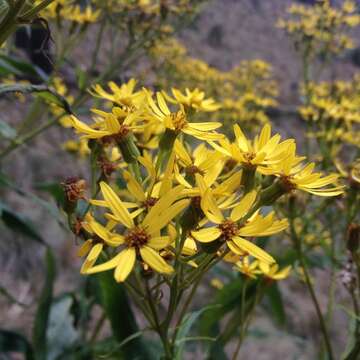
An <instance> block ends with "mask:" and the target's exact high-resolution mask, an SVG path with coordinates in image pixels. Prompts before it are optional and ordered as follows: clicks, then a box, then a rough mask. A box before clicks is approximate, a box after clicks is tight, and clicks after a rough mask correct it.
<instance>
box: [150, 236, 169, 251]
mask: <svg viewBox="0 0 360 360" xmlns="http://www.w3.org/2000/svg"><path fill="white" fill-rule="evenodd" d="M169 244H170V236H156V237H151V238H150V240H149V241H148V245H149V246H150V247H151V248H153V249H155V250H160V249H164V248H166V247H167V246H168V245H169Z"/></svg>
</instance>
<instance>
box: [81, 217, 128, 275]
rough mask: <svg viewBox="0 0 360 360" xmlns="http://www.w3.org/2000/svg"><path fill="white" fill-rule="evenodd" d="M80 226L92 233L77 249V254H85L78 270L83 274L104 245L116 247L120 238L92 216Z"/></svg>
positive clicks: (94, 260)
mask: <svg viewBox="0 0 360 360" xmlns="http://www.w3.org/2000/svg"><path fill="white" fill-rule="evenodd" d="M82 227H83V228H84V229H85V230H86V231H87V232H88V233H89V234H92V235H91V238H90V239H88V240H86V241H85V242H84V243H83V244H82V245H81V247H80V249H79V250H78V256H80V257H83V256H85V255H87V257H86V259H85V261H84V263H83V265H82V267H81V270H80V272H81V273H82V274H85V273H86V272H87V271H88V270H89V269H90V268H91V267H92V266H93V265H94V264H95V262H96V260H97V259H98V257H99V256H100V254H101V252H102V250H103V249H104V246H111V247H117V246H119V245H120V244H121V241H122V239H121V238H120V237H119V236H118V235H116V234H113V233H111V232H110V231H109V229H108V228H106V227H104V226H102V225H101V224H99V223H98V222H96V221H95V220H94V219H93V218H92V217H90V218H89V217H88V221H86V222H84V223H83V224H82Z"/></svg>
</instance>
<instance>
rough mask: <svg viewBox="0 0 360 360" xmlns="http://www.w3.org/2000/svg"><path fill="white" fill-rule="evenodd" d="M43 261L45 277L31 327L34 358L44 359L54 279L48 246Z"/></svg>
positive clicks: (53, 267) (46, 348)
mask: <svg viewBox="0 0 360 360" xmlns="http://www.w3.org/2000/svg"><path fill="white" fill-rule="evenodd" d="M45 261H46V279H45V284H44V287H43V290H42V293H41V296H40V299H39V303H38V304H39V305H38V308H37V311H36V316H35V324H34V328H33V346H34V350H35V354H36V360H46V359H47V351H48V347H47V336H46V333H47V328H48V324H49V314H50V308H51V303H52V298H53V287H54V281H55V259H54V256H53V254H52V251H51V250H50V248H49V247H48V248H47V249H46V254H45Z"/></svg>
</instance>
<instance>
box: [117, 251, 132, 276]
mask: <svg viewBox="0 0 360 360" xmlns="http://www.w3.org/2000/svg"><path fill="white" fill-rule="evenodd" d="M120 254H121V256H119V258H118V264H117V266H116V269H115V273H114V277H115V280H116V281H117V282H123V281H125V280H126V278H127V277H128V276H129V274H130V273H131V270H132V269H133V268H134V265H135V260H136V251H135V248H128V249H126V250H124V251H122V252H121V253H120Z"/></svg>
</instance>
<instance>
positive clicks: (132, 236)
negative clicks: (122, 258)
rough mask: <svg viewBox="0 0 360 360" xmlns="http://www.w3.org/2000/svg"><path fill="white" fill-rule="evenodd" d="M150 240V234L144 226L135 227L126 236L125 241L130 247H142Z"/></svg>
mask: <svg viewBox="0 0 360 360" xmlns="http://www.w3.org/2000/svg"><path fill="white" fill-rule="evenodd" d="M149 240H150V235H148V234H147V233H146V231H145V230H144V229H143V228H140V227H135V228H133V229H131V230H129V232H128V233H127V235H126V236H125V243H126V244H127V246H128V247H137V248H139V247H141V246H144V245H146V244H147V242H148V241H149Z"/></svg>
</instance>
